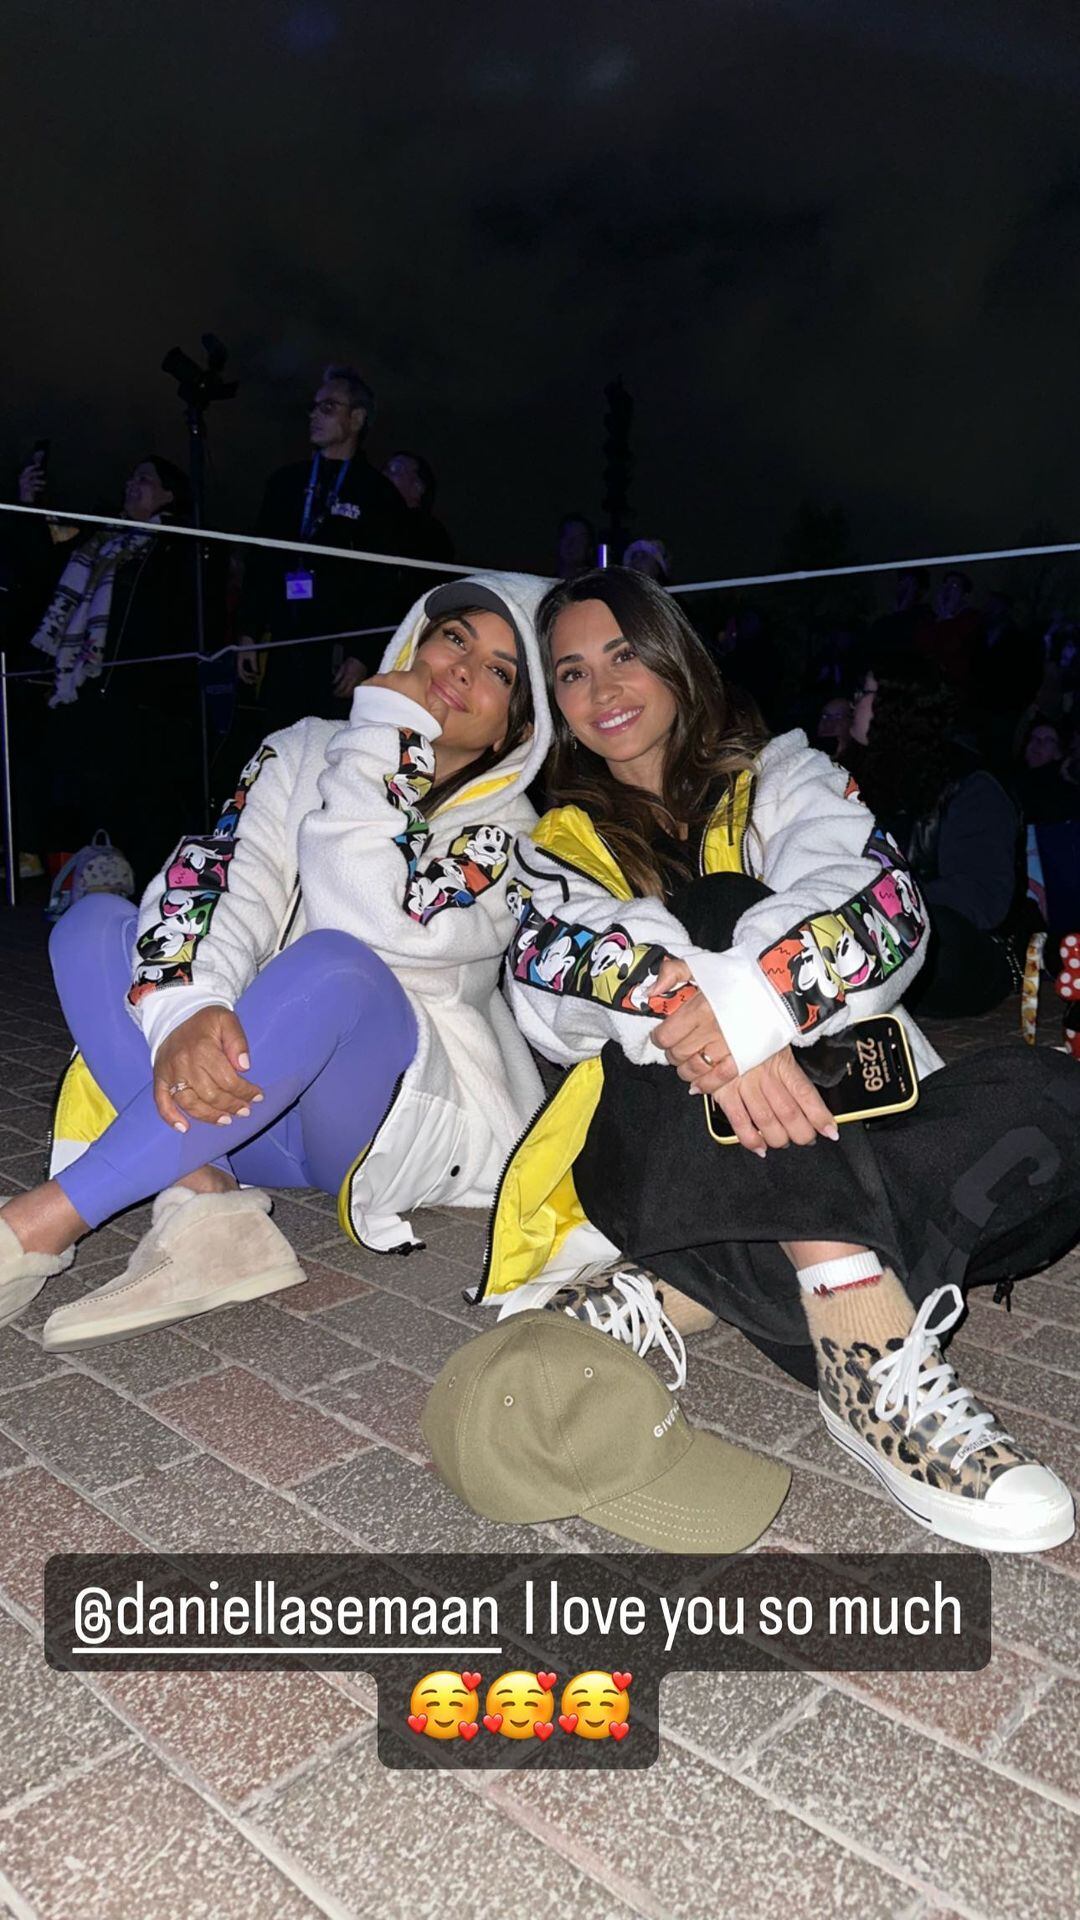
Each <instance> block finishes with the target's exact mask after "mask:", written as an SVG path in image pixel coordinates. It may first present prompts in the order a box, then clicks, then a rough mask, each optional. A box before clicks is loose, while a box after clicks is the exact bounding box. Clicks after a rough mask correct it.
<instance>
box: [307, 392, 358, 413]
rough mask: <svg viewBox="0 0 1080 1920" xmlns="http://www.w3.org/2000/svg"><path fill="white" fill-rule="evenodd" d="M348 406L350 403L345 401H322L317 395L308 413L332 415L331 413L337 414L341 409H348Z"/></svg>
mask: <svg viewBox="0 0 1080 1920" xmlns="http://www.w3.org/2000/svg"><path fill="white" fill-rule="evenodd" d="M347 406H348V402H347V401H345V400H320V399H319V398H318V396H317V395H316V397H315V399H314V400H313V401H312V402H311V405H310V407H309V408H308V412H309V413H322V414H331V413H336V412H337V410H338V408H339V407H347Z"/></svg>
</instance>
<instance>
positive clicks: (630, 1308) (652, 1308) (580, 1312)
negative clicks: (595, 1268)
mask: <svg viewBox="0 0 1080 1920" xmlns="http://www.w3.org/2000/svg"><path fill="white" fill-rule="evenodd" d="M565 1312H567V1313H568V1314H570V1315H571V1316H572V1317H573V1318H574V1319H576V1320H584V1321H586V1322H587V1324H588V1325H589V1326H591V1327H596V1329H597V1330H598V1332H600V1333H610V1335H611V1337H612V1339H614V1340H619V1341H621V1342H622V1344H623V1345H624V1346H627V1347H633V1349H634V1352H635V1353H639V1354H641V1355H642V1356H643V1357H644V1355H645V1354H647V1353H648V1352H649V1351H650V1349H651V1348H652V1347H659V1349H660V1351H661V1353H663V1354H664V1355H665V1356H666V1357H667V1359H668V1361H669V1362H670V1364H671V1367H672V1371H673V1373H674V1376H675V1377H674V1379H672V1380H669V1381H668V1382H667V1385H668V1386H669V1387H670V1389H671V1391H672V1393H677V1392H678V1391H679V1388H680V1387H684V1386H685V1385H686V1348H685V1346H684V1345H683V1338H682V1334H681V1333H679V1331H678V1330H677V1328H675V1327H673V1326H672V1324H671V1321H670V1320H669V1319H668V1317H667V1314H666V1313H665V1312H664V1309H663V1307H662V1305H661V1303H660V1301H659V1299H658V1298H657V1295H656V1292H655V1290H654V1288H653V1285H652V1282H651V1280H649V1279H648V1277H647V1275H645V1274H643V1273H633V1272H629V1271H626V1270H624V1269H620V1270H619V1271H618V1272H617V1273H613V1274H612V1276H611V1283H610V1286H605V1287H604V1288H603V1289H602V1290H601V1289H599V1288H589V1289H587V1290H586V1292H585V1293H584V1295H583V1297H582V1299H581V1300H580V1301H579V1302H577V1304H576V1305H574V1306H572V1307H567V1308H565Z"/></svg>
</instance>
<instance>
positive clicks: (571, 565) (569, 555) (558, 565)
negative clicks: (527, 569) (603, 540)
mask: <svg viewBox="0 0 1080 1920" xmlns="http://www.w3.org/2000/svg"><path fill="white" fill-rule="evenodd" d="M595 565H596V528H595V527H594V526H593V523H592V521H591V520H586V518H585V515H584V514H583V513H565V514H564V515H563V517H562V519H561V520H560V521H559V534H558V540H557V543H556V549H555V572H556V574H557V576H558V578H559V579H560V580H572V579H573V578H574V575H575V574H576V573H585V572H586V571H587V569H588V568H589V567H594V566H595Z"/></svg>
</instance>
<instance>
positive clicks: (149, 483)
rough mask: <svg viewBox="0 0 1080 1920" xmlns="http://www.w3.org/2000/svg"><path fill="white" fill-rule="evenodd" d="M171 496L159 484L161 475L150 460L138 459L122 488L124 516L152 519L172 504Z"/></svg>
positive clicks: (165, 488) (129, 518)
mask: <svg viewBox="0 0 1080 1920" xmlns="http://www.w3.org/2000/svg"><path fill="white" fill-rule="evenodd" d="M172 502H173V496H172V494H171V493H170V492H169V489H168V487H163V486H162V484H161V476H160V474H159V473H158V470H157V468H156V467H155V465H154V463H153V461H152V460H140V462H139V464H138V466H137V467H135V468H134V469H133V470H132V473H131V474H130V476H129V478H128V482H127V485H126V486H125V488H124V517H125V519H127V520H152V519H153V517H154V515H155V514H156V513H164V511H165V508H166V507H169V506H171V505H172Z"/></svg>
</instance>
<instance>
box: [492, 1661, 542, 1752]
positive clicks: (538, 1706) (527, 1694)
mask: <svg viewBox="0 0 1080 1920" xmlns="http://www.w3.org/2000/svg"><path fill="white" fill-rule="evenodd" d="M557 1679H558V1674H555V1673H525V1672H520V1673H518V1672H514V1673H501V1674H500V1675H499V1678H498V1679H497V1680H493V1681H492V1683H491V1686H490V1687H489V1688H488V1692H487V1700H486V1702H485V1705H486V1708H487V1711H486V1713H485V1714H484V1725H485V1727H486V1728H487V1730H488V1732H489V1733H501V1734H502V1736H503V1738H504V1739H506V1740H532V1739H534V1738H535V1739H537V1740H549V1739H550V1738H551V1733H552V1725H553V1722H554V1718H555V1695H554V1694H553V1692H552V1688H553V1687H554V1685H555V1682H556V1680H557Z"/></svg>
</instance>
